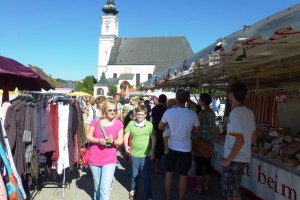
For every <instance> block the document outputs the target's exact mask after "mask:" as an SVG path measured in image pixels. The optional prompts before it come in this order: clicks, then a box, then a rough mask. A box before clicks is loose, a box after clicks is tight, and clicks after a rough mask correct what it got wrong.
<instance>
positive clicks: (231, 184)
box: [221, 161, 247, 198]
mask: <svg viewBox="0 0 300 200" xmlns="http://www.w3.org/2000/svg"><path fill="white" fill-rule="evenodd" d="M246 166H247V163H241V162H234V161H232V162H231V163H230V165H229V166H228V167H223V169H222V180H221V182H222V192H223V196H224V197H231V198H233V197H240V196H241V181H242V175H243V172H244V169H245V167H246Z"/></svg>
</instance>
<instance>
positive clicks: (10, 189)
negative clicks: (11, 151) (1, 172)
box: [0, 144, 22, 200]
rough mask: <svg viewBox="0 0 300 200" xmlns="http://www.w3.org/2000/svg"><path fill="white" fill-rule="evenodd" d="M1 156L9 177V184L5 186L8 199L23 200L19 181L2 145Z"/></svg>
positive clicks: (0, 146)
mask: <svg viewBox="0 0 300 200" xmlns="http://www.w3.org/2000/svg"><path fill="white" fill-rule="evenodd" d="M0 155H1V159H2V160H3V162H4V164H5V169H6V172H7V177H8V182H7V183H6V184H5V186H6V193H7V199H8V200H17V199H21V198H22V196H21V191H20V190H19V188H18V183H17V179H16V178H15V175H14V173H13V171H12V169H11V168H10V165H9V162H8V160H7V158H6V154H5V151H4V149H3V147H2V145H1V144H0Z"/></svg>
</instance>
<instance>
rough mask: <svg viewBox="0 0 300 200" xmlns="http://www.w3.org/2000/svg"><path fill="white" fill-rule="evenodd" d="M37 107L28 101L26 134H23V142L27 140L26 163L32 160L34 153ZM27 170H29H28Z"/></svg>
mask: <svg viewBox="0 0 300 200" xmlns="http://www.w3.org/2000/svg"><path fill="white" fill-rule="evenodd" d="M34 108H35V103H32V102H30V103H28V105H27V109H26V116H25V127H24V129H25V130H24V135H23V142H25V144H26V147H25V163H27V164H28V163H30V162H31V157H32V153H33V140H32V137H33V135H32V132H33V131H32V129H33V112H34ZM26 171H27V170H26Z"/></svg>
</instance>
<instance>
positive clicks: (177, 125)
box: [161, 107, 200, 152]
mask: <svg viewBox="0 0 300 200" xmlns="http://www.w3.org/2000/svg"><path fill="white" fill-rule="evenodd" d="M161 121H162V122H163V123H168V124H169V127H170V136H169V148H170V149H173V150H175V151H180V152H191V151H192V140H191V136H192V135H191V133H192V130H193V128H194V127H199V126H200V124H199V119H198V116H197V114H196V113H195V112H194V111H191V110H189V109H187V108H180V107H178V108H171V109H169V110H167V111H166V112H165V113H164V115H163V117H162V120H161Z"/></svg>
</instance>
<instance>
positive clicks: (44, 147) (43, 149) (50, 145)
mask: <svg viewBox="0 0 300 200" xmlns="http://www.w3.org/2000/svg"><path fill="white" fill-rule="evenodd" d="M45 120H46V122H47V123H46V124H45V125H46V134H47V138H48V139H47V140H46V141H44V142H41V146H40V151H39V153H40V154H45V153H48V152H53V151H55V145H54V137H53V130H52V122H51V116H50V105H46V111H45Z"/></svg>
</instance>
